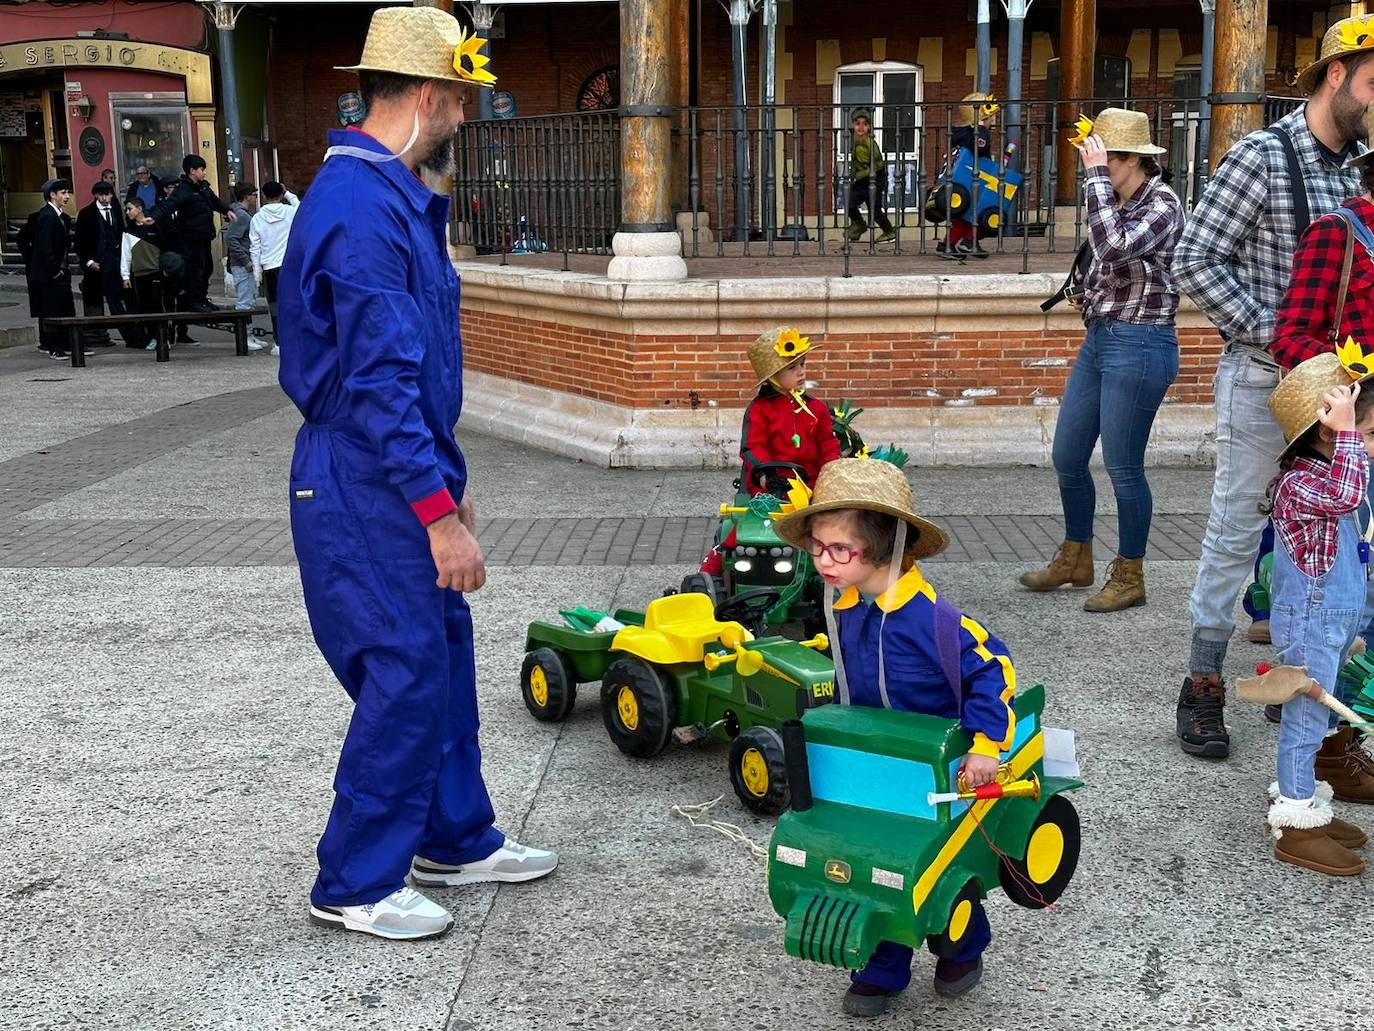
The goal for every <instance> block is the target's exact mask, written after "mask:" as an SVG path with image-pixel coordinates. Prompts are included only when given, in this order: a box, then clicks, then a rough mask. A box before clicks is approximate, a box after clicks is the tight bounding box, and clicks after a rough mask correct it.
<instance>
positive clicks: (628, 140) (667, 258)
mask: <svg viewBox="0 0 1374 1031" xmlns="http://www.w3.org/2000/svg"><path fill="white" fill-rule="evenodd" d="M671 5H672V0H621V4H620V102H621V109H620V165H621V168H620V212H621V214H620V217H621V219H622V221H621V224H620V231H619V232H618V233H616V234H615V238H614V240H612V243H611V247H612V249H613V250H614V251H615V257H614V258H612V259H611V264H610V267H609V268H608V269H607V276H608V277H609V278H611V279H622V280H662V281H671V280H678V279H685V278H687V266H686V264H685V263H684V262H683V260H682V240H681V238H680V237H679V236H678V235H677V232H676V228H677V227H676V226H675V225H674V224H673V213H672V205H671V200H670V186H671V176H672V131H671V130H672V125H673V108H672V88H673V80H672V72H671V69H670V61H669V56H668V55H669V52H670V50H671V46H672V39H671V34H670V32H669V26H670V18H669V9H670V7H671Z"/></svg>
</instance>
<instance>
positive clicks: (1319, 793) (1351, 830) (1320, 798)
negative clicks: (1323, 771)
mask: <svg viewBox="0 0 1374 1031" xmlns="http://www.w3.org/2000/svg"><path fill="white" fill-rule="evenodd" d="M1314 795H1315V801H1316V803H1317V804H1318V805H1320V806H1322V807H1323V808H1330V806H1331V796H1332V792H1331V785H1330V784H1328V783H1327V782H1326V781H1324V780H1319V781H1317V790H1316V791H1315V792H1314ZM1278 798H1279V782H1278V781H1273V782H1271V783H1270V785H1269V801H1270V802H1271V803H1273V802H1277V801H1278ZM1268 826H1269V825H1268V824H1267V823H1266V824H1265V827H1266V828H1268ZM1326 834H1327V837H1329V838H1331V840H1333V841H1335V842H1337V843H1338V844H1341V845H1344V846H1345V847H1346V848H1348V849H1357V848H1364V847H1365V845H1367V844H1368V843H1369V837H1368V835H1366V834H1365V832H1364V831H1362V830H1360V828H1358V827H1356V826H1355V825H1354V824H1353V823H1347V822H1346V821H1345V820H1342V819H1340V818H1339V817H1337V816H1335V815H1334V814H1333V815H1332V817H1331V822H1330V823H1328V824H1327V825H1326Z"/></svg>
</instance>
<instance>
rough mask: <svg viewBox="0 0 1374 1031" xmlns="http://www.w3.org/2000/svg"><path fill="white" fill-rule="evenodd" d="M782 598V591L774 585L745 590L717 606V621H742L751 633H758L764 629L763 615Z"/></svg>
mask: <svg viewBox="0 0 1374 1031" xmlns="http://www.w3.org/2000/svg"><path fill="white" fill-rule="evenodd" d="M781 599H782V591H779V590H777V589H775V588H772V587H760V588H758V589H756V590H753V591H744V592H742V593H740V594H736V595H735V596H734V597H733V598H726V599H725V600H724V601H723V602H721V603H720V604H719V605H717V606H716V613H715V615H716V622H717V623H740V624H743V625H744V627H745V628H746V629H747V630H748V631H749V632H750V633H751V634H757V633H759V632H760V631H762V629H763V617H764V616H766V615H767V614H768V610H769V609H771V608H772V607H773V606H774V605H776V604H777V603H778V602H779V601H780V600H781Z"/></svg>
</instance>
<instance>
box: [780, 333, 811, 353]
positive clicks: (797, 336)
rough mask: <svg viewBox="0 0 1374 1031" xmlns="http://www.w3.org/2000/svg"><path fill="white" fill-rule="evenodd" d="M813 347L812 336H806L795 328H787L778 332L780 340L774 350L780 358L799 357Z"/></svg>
mask: <svg viewBox="0 0 1374 1031" xmlns="http://www.w3.org/2000/svg"><path fill="white" fill-rule="evenodd" d="M810 349H811V338H810V337H804V336H802V335H801V333H799V332H797V330H795V329H785V330H783V331H782V332H781V333H779V334H778V342H777V343H776V344H774V345H773V350H774V351H776V352H777V354H778V356H779V357H780V358H788V359H792V358H799V357H801V356H802V355H804V354H805V353H806V352H807V351H809V350H810Z"/></svg>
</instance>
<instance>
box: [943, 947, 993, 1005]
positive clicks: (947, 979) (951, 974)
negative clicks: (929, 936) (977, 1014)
mask: <svg viewBox="0 0 1374 1031" xmlns="http://www.w3.org/2000/svg"><path fill="white" fill-rule="evenodd" d="M982 979H983V957H982V956H979V957H978V958H976V959H971V960H967V961H965V962H963V963H959V962H956V961H955V960H952V959H937V960H936V961H935V993H936V994H937V995H943V996H944V997H945V998H946V999H957V998H958V997H959V996H961V995H967V994H968V993H969V992H971V991H973V989H974V988H975V987H976V986H977V984H978V982H979V981H981V980H982Z"/></svg>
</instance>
